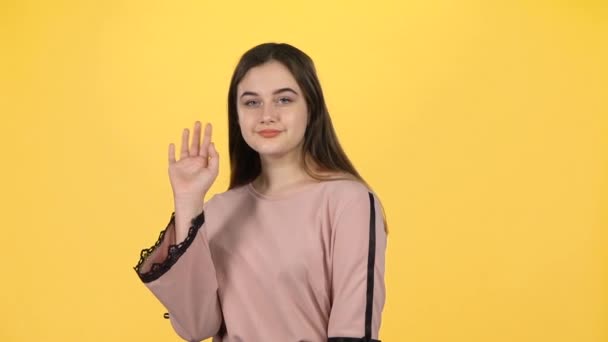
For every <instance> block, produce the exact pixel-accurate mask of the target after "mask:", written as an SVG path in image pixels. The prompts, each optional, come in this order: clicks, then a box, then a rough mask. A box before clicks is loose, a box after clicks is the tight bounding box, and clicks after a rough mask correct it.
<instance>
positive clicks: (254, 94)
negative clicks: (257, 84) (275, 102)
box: [241, 87, 298, 97]
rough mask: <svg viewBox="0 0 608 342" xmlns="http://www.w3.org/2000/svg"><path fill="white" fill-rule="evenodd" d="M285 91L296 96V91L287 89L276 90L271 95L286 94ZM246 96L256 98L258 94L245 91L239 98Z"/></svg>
mask: <svg viewBox="0 0 608 342" xmlns="http://www.w3.org/2000/svg"><path fill="white" fill-rule="evenodd" d="M286 91H289V92H292V93H294V94H296V95H298V92H297V91H295V90H293V89H291V88H289V87H287V88H281V89H277V90H275V91H273V92H272V95H276V94H280V93H283V92H286ZM246 95H252V96H258V95H259V94H258V93H254V92H253V91H246V92H243V93H242V94H241V97H243V96H246Z"/></svg>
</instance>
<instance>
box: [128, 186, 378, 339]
mask: <svg viewBox="0 0 608 342" xmlns="http://www.w3.org/2000/svg"><path fill="white" fill-rule="evenodd" d="M174 229H175V227H174V213H173V214H172V215H171V220H170V222H169V223H168V225H167V227H166V229H165V230H164V231H162V232H161V234H160V236H159V238H158V241H157V242H156V244H155V245H154V246H152V247H151V248H149V249H144V250H143V251H142V253H141V259H140V261H139V263H138V264H137V266H136V267H135V270H136V271H137V274H138V275H139V277H140V278H141V280H142V281H143V282H144V283H145V285H146V286H147V287H148V288H149V289H150V290H151V291H152V293H153V294H154V295H155V296H156V297H157V298H158V300H160V301H161V303H162V304H163V305H164V306H165V307H166V308H167V310H168V311H169V314H168V316H169V318H170V321H171V324H172V326H173V329H174V330H175V331H176V332H177V334H178V335H179V336H181V337H182V338H183V339H185V340H187V341H200V340H203V339H206V338H209V337H213V341H214V342H219V341H222V342H228V341H229V342H237V341H245V342H260V341H264V342H292V341H293V342H297V341H308V342H325V341H330V342H339V341H344V342H346V341H349V342H355V341H378V340H379V339H378V330H379V328H380V323H381V315H382V310H383V308H384V301H385V285H384V258H385V251H386V242H387V240H386V233H385V230H384V223H383V219H382V211H381V208H380V203H379V202H378V199H377V198H376V197H375V195H374V194H373V193H372V192H370V191H369V190H368V188H367V187H365V186H364V185H363V184H361V183H359V182H355V181H350V180H333V181H324V182H319V183H316V184H310V185H307V186H305V187H304V188H302V189H300V190H298V191H297V192H295V193H291V194H289V195H286V196H280V197H277V196H275V197H269V196H265V195H262V194H260V193H258V192H256V191H255V189H254V188H253V187H252V186H251V184H248V185H245V186H241V187H239V188H235V189H232V190H229V191H226V192H224V193H221V194H217V195H214V196H213V197H211V198H210V199H209V200H208V201H207V202H206V203H205V205H204V209H203V212H201V213H200V214H199V215H198V216H197V217H195V218H193V219H192V225H191V227H190V231H189V234H188V237H187V238H186V239H185V240H184V242H182V243H180V244H179V245H172V244H171V243H174V241H175V231H174ZM143 270H146V271H145V272H144V271H143Z"/></svg>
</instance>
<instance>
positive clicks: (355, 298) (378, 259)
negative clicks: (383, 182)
mask: <svg viewBox="0 0 608 342" xmlns="http://www.w3.org/2000/svg"><path fill="white" fill-rule="evenodd" d="M349 201H350V202H349V204H347V205H345V206H344V207H343V208H342V209H341V210H340V212H339V213H338V217H337V219H336V221H335V223H334V227H333V237H332V238H333V252H332V269H333V275H332V293H331V295H332V296H331V298H332V307H331V314H330V317H329V327H328V334H327V336H328V342H364V341H365V342H372V341H376V342H379V338H378V332H379V330H380V323H381V318H382V310H383V308H384V302H385V295H386V288H385V283H384V263H385V252H386V243H387V236H386V232H385V227H384V220H383V216H382V210H381V207H380V203H379V201H378V200H377V198H376V197H375V195H373V194H372V193H371V192H367V193H365V192H363V191H357V193H356V194H355V196H354V197H353V198H351V199H350V200H349Z"/></svg>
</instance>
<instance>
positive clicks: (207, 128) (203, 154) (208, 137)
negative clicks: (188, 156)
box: [199, 123, 213, 157]
mask: <svg viewBox="0 0 608 342" xmlns="http://www.w3.org/2000/svg"><path fill="white" fill-rule="evenodd" d="M212 129H213V128H212V127H211V124H210V123H207V124H206V125H205V135H204V136H203V144H202V145H201V151H200V153H199V155H200V156H201V157H207V156H209V143H210V142H211V133H212Z"/></svg>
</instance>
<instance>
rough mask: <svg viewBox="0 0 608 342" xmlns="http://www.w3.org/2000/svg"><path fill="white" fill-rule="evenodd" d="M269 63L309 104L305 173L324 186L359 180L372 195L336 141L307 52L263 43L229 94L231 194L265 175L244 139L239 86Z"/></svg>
mask: <svg viewBox="0 0 608 342" xmlns="http://www.w3.org/2000/svg"><path fill="white" fill-rule="evenodd" d="M270 61H277V62H279V63H281V64H283V65H284V66H285V67H287V69H288V70H289V71H290V72H291V74H292V75H293V77H294V78H295V80H296V82H297V83H298V85H299V86H300V89H302V92H303V94H304V98H305V100H306V106H307V108H308V126H307V127H306V131H305V133H304V144H303V147H302V153H303V160H304V170H305V171H306V173H307V174H308V175H309V176H311V177H312V178H314V179H316V180H320V181H325V180H336V179H351V180H356V181H359V182H361V183H363V184H365V186H367V187H368V188H369V189H371V187H370V186H369V184H367V182H366V181H365V180H364V179H363V177H361V175H360V174H359V172H357V170H356V169H355V167H354V166H353V164H352V163H351V161H350V159H348V157H347V156H346V153H345V152H344V150H343V149H342V146H341V145H340V142H339V141H338V137H337V135H336V132H335V131H334V127H333V125H332V122H331V118H330V116H329V111H328V110H327V105H326V104H325V98H324V97H323V91H322V89H321V84H320V82H319V78H318V77H317V72H316V69H315V66H314V63H313V61H312V59H311V58H310V57H309V56H308V55H307V54H305V53H304V52H303V51H301V50H299V49H297V48H296V47H294V46H292V45H289V44H285V43H264V44H260V45H257V46H255V47H253V48H251V49H250V50H248V51H247V52H245V54H243V56H242V57H241V59H240V60H239V62H238V64H237V66H236V68H235V70H234V73H233V74H232V79H231V81H230V88H229V90H228V150H229V154H230V172H231V173H230V185H229V186H228V189H229V190H230V189H232V188H235V187H239V186H242V185H245V184H247V183H249V182H251V181H253V180H255V179H256V178H257V177H258V176H259V175H260V173H261V171H262V165H261V161H260V155H259V154H258V152H256V151H255V150H253V149H252V148H251V147H249V145H247V143H246V142H245V140H244V139H243V135H242V134H241V129H240V126H239V122H238V112H237V86H238V85H239V83H240V82H241V80H242V79H243V78H244V77H245V75H246V74H247V72H248V71H249V69H251V68H253V67H256V66H259V65H262V64H264V63H267V62H270ZM381 208H382V213H383V218H384V226H385V228H386V215H385V214H384V208H383V207H382V205H381Z"/></svg>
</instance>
